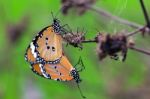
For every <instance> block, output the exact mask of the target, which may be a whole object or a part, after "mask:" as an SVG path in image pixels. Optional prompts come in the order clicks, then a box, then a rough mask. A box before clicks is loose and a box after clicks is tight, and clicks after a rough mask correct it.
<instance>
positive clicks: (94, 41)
mask: <svg viewBox="0 0 150 99" xmlns="http://www.w3.org/2000/svg"><path fill="white" fill-rule="evenodd" d="M82 43H97V41H96V40H95V39H93V40H84V41H82Z"/></svg>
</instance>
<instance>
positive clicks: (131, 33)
mask: <svg viewBox="0 0 150 99" xmlns="http://www.w3.org/2000/svg"><path fill="white" fill-rule="evenodd" d="M140 32H148V31H146V26H144V27H142V28H138V29H137V30H135V31H133V32H130V33H128V34H126V37H129V36H133V35H135V34H137V33H140Z"/></svg>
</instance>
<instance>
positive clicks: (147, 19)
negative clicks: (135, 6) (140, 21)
mask: <svg viewBox="0 0 150 99" xmlns="http://www.w3.org/2000/svg"><path fill="white" fill-rule="evenodd" d="M140 4H141V7H142V10H143V14H144V17H145V20H146V22H147V26H148V27H149V28H150V20H149V17H148V13H147V11H146V8H145V5H144V2H143V0H140Z"/></svg>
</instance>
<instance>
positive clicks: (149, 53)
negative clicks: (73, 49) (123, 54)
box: [129, 46, 150, 55]
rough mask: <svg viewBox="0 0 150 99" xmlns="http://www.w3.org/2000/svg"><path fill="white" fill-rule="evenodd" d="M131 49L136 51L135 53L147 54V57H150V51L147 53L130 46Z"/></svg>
mask: <svg viewBox="0 0 150 99" xmlns="http://www.w3.org/2000/svg"><path fill="white" fill-rule="evenodd" d="M129 48H130V49H132V50H134V51H137V52H140V53H143V54H146V55H150V51H145V50H144V49H141V48H136V47H134V46H130V47H129Z"/></svg>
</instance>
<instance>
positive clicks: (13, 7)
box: [0, 0, 150, 99]
mask: <svg viewBox="0 0 150 99" xmlns="http://www.w3.org/2000/svg"><path fill="white" fill-rule="evenodd" d="M144 1H145V5H146V7H147V9H148V10H149V9H150V1H149V0H144ZM96 6H99V7H102V8H104V9H106V10H108V11H110V12H111V13H112V14H114V15H117V16H120V17H122V18H125V19H127V20H130V21H133V22H136V23H139V24H143V25H144V24H145V20H144V16H143V13H142V10H141V8H140V4H139V1H138V0H98V1H97V3H96ZM60 7H61V5H60V1H59V0H36V1H35V0H22V1H19V0H0V45H1V46H0V68H1V69H0V99H79V98H81V97H80V94H79V90H78V89H77V87H76V84H75V83H74V82H57V81H53V80H47V79H44V78H41V77H39V76H37V75H35V74H34V73H33V72H32V71H31V70H30V68H29V64H28V63H27V62H25V60H24V53H25V51H26V48H27V46H28V44H29V43H30V41H31V40H32V38H33V37H34V36H35V35H36V34H37V33H38V31H40V30H41V29H42V28H44V27H46V26H48V25H50V24H51V22H52V16H51V11H52V12H54V14H56V13H57V12H58V11H59V9H60ZM149 14H150V10H149ZM25 17H27V20H28V21H29V22H28V23H27V24H26V28H25V29H24V30H22V31H21V35H19V36H18V37H17V40H15V41H14V42H13V41H10V40H9V38H10V37H9V35H10V34H9V33H8V30H7V29H8V26H9V25H10V24H12V26H14V27H15V25H17V24H20V22H22V20H23V19H24V18H25ZM57 17H58V18H59V19H60V20H61V22H62V23H63V24H69V26H70V27H71V29H72V30H74V31H76V29H77V27H79V28H80V29H81V30H82V28H84V29H85V30H86V31H87V34H86V37H87V38H93V37H94V36H95V35H96V34H97V29H98V30H99V31H103V32H109V33H115V32H118V31H121V30H127V31H132V30H133V29H132V28H130V27H127V26H124V25H122V24H118V23H116V22H115V21H113V20H108V19H105V18H104V17H100V16H99V15H98V14H96V13H95V12H91V11H87V12H86V13H85V14H84V15H82V16H78V15H76V14H74V12H73V11H70V14H69V15H67V16H63V15H62V14H61V13H59V15H58V16H57ZM23 23H24V22H23ZM15 28H20V27H15ZM133 39H135V40H136V42H137V46H139V47H143V48H146V49H150V47H149V46H148V45H149V44H150V43H149V42H150V39H149V37H146V38H144V39H143V38H142V36H140V35H139V36H135V37H133ZM64 50H65V53H66V55H67V56H68V57H69V59H70V61H71V63H72V64H73V65H74V64H76V62H77V61H78V58H79V56H82V59H83V62H84V64H85V67H86V69H85V70H84V71H83V72H81V73H80V75H81V78H82V80H83V82H82V83H81V84H80V86H81V89H82V91H83V93H84V95H85V96H86V97H87V99H150V96H149V97H148V98H143V97H144V96H145V95H143V94H142V93H141V94H140V93H139V92H140V91H137V90H140V88H143V90H144V88H145V89H146V88H150V87H149V85H150V84H148V83H150V79H149V77H148V75H149V72H150V68H149V66H150V62H149V57H148V56H145V55H143V54H141V53H137V52H134V51H131V50H129V53H128V57H127V60H126V61H125V62H124V63H122V62H121V61H114V60H111V59H110V58H107V59H105V60H104V61H102V62H99V61H98V57H97V54H96V44H84V48H83V50H82V51H81V50H79V49H75V48H73V47H72V46H68V47H65V44H64ZM128 93H129V94H128ZM132 93H133V95H132ZM149 93H150V90H149ZM145 94H146V93H145ZM130 95H131V97H130ZM142 95H143V96H142ZM134 96H137V97H138V96H139V97H138V98H137V97H136V98H135V97H134ZM35 97H36V98H35ZM128 97H130V98H128Z"/></svg>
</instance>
